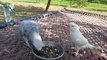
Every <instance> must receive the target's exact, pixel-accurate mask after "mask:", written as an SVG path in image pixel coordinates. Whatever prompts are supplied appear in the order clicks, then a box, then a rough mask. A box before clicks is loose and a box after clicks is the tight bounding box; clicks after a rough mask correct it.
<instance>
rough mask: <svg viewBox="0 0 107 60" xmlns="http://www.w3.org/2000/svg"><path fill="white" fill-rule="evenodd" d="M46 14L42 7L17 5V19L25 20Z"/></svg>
mask: <svg viewBox="0 0 107 60" xmlns="http://www.w3.org/2000/svg"><path fill="white" fill-rule="evenodd" d="M42 13H44V9H43V8H42V7H34V6H27V7H25V6H23V5H16V18H17V19H20V18H25V17H30V16H35V15H37V14H42Z"/></svg>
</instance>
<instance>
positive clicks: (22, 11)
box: [0, 0, 107, 22]
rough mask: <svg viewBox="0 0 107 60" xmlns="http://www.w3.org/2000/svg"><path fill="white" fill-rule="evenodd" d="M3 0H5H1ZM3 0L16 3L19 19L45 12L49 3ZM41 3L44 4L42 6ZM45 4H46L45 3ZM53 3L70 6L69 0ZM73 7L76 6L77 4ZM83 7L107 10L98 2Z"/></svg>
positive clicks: (54, 0)
mask: <svg viewBox="0 0 107 60" xmlns="http://www.w3.org/2000/svg"><path fill="white" fill-rule="evenodd" d="M0 1H3V0H0ZM3 2H12V3H14V4H15V5H16V17H17V19H20V18H25V17H30V16H35V15H38V14H42V13H44V8H45V7H44V6H46V4H47V0H40V1H38V0H4V1H3ZM41 4H42V5H43V6H41ZM44 4H45V5H44ZM51 5H56V6H63V7H68V6H70V5H69V2H68V1H65V2H64V1H63V2H62V1H58V0H52V3H51ZM71 7H75V4H74V5H72V6H71ZM54 9H57V7H50V9H49V10H54ZM82 9H86V10H94V11H102V12H104V13H105V12H107V5H105V4H96V3H88V5H87V7H83V8H82ZM3 18H4V17H3V14H0V22H1V21H4V19H3Z"/></svg>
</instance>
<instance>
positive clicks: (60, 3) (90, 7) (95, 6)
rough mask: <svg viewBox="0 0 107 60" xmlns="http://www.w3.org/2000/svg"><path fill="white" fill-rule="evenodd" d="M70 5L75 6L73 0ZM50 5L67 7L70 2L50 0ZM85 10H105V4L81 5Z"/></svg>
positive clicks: (42, 0) (43, 1) (38, 0)
mask: <svg viewBox="0 0 107 60" xmlns="http://www.w3.org/2000/svg"><path fill="white" fill-rule="evenodd" d="M6 1H16V2H27V3H41V4H45V5H46V4H47V1H48V0H6ZM71 3H72V4H71V7H73V8H75V7H76V6H77V5H76V4H75V2H71ZM51 5H56V6H63V7H69V6H70V2H69V1H60V0H52V1H51ZM82 8H83V9H86V10H93V11H103V12H107V5H106V4H97V3H88V4H87V6H86V7H82Z"/></svg>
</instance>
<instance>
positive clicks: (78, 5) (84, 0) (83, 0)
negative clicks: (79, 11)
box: [69, 0, 87, 7]
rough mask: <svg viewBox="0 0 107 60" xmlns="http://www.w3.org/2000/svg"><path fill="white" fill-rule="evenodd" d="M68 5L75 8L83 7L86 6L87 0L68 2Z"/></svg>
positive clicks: (71, 0)
mask: <svg viewBox="0 0 107 60" xmlns="http://www.w3.org/2000/svg"><path fill="white" fill-rule="evenodd" d="M69 1H70V5H72V6H77V7H84V6H87V0H69Z"/></svg>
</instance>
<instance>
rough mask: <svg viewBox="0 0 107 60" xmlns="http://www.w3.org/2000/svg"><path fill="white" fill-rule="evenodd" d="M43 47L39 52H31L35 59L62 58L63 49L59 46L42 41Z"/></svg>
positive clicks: (52, 59) (49, 59) (50, 59)
mask: <svg viewBox="0 0 107 60" xmlns="http://www.w3.org/2000/svg"><path fill="white" fill-rule="evenodd" d="M44 44H45V46H44V47H43V48H42V49H41V50H40V51H36V50H33V53H34V55H35V56H36V57H38V58H39V59H42V60H56V59H59V58H61V57H62V56H63V54H64V49H63V47H61V46H60V45H58V44H56V43H54V42H51V41H44Z"/></svg>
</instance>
